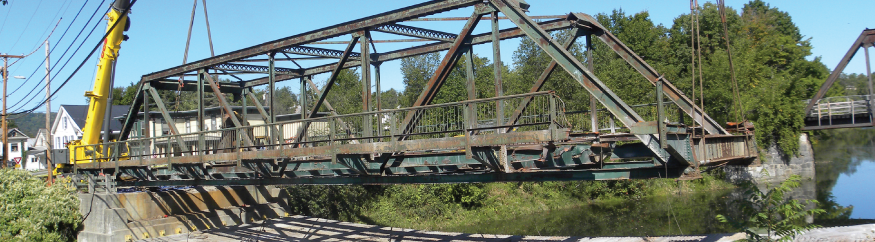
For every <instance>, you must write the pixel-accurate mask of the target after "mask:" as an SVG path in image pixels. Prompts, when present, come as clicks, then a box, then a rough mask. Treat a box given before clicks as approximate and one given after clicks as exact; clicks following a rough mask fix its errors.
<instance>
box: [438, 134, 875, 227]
mask: <svg viewBox="0 0 875 242" xmlns="http://www.w3.org/2000/svg"><path fill="white" fill-rule="evenodd" d="M816 137H817V138H816V139H815V140H814V142H813V149H814V156H815V170H816V177H815V178H814V179H813V180H812V179H807V180H808V181H807V182H803V184H802V186H801V187H799V188H797V190H796V191H794V192H793V194H794V195H797V197H798V195H799V194H807V195H802V196H801V197H803V198H804V197H807V199H816V200H818V201H819V203H820V204H819V205H818V207H820V208H823V209H824V210H826V213H824V214H822V215H819V216H818V217H816V218H815V223H818V224H822V225H824V226H831V225H846V224H853V223H855V222H854V221H855V220H851V219H875V202H873V201H875V195H873V194H875V192H871V191H872V189H871V188H873V187H875V162H873V160H875V129H850V130H832V131H825V132H822V133H819V134H816ZM812 190H813V191H812ZM737 194H740V192H739V191H733V190H724V191H713V192H707V193H698V194H677V195H676V196H667V197H652V198H646V199H641V200H635V201H614V202H597V203H592V204H589V205H584V206H580V207H574V208H569V209H563V210H554V211H550V212H548V213H546V214H537V215H526V216H520V217H518V218H514V219H510V220H500V221H482V222H479V223H477V224H473V225H465V226H460V227H458V228H454V229H451V230H450V231H458V232H464V233H488V234H515V235H543V236H665V235H682V234H685V235H693V234H710V233H728V232H738V231H737V230H735V229H733V228H731V227H730V226H728V225H726V224H722V223H720V222H718V221H717V220H716V218H715V217H716V215H718V214H730V215H731V214H736V213H737V212H735V211H732V210H733V207H734V204H733V203H731V202H730V200H732V199H733V198H736V197H738V195H737ZM812 194H815V195H813V196H814V197H812ZM870 222H871V221H870ZM857 223H859V222H857Z"/></svg>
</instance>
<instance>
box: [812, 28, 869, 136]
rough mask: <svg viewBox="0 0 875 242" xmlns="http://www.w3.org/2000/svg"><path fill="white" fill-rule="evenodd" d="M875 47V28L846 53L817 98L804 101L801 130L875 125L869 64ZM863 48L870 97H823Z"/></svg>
mask: <svg viewBox="0 0 875 242" xmlns="http://www.w3.org/2000/svg"><path fill="white" fill-rule="evenodd" d="M873 44H875V29H865V30H863V32H862V33H860V36H859V37H857V39H856V40H854V43H853V44H852V45H851V49H850V50H848V52H847V53H845V56H844V57H842V60H841V61H839V64H838V66H836V68H835V69H833V71H832V73H830V75H829V77H828V78H827V79H826V82H824V83H823V85H822V86H821V87H820V90H818V91H817V94H815V95H814V98H812V99H808V100H805V103H806V104H807V106H806V107H805V127H803V128H802V130H819V129H841V128H858V127H872V126H875V122H873V118H875V116H873V115H875V112H873V105H875V103H873V100H872V97H875V96H873V89H872V88H873V87H872V71H871V70H870V64H869V47H872V45H873ZM860 48H862V49H863V51H864V56H865V58H866V76H867V77H868V78H869V94H868V95H855V96H844V97H828V98H824V95H826V92H827V91H829V88H830V87H832V85H833V84H834V83H835V82H836V81H837V80H838V78H839V76H841V74H842V72H843V71H844V70H845V67H847V66H848V62H850V61H851V59H853V58H854V55H856V54H857V51H859V50H860Z"/></svg>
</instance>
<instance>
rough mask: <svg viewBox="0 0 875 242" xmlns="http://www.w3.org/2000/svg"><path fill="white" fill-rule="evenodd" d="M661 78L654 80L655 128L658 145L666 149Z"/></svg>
mask: <svg viewBox="0 0 875 242" xmlns="http://www.w3.org/2000/svg"><path fill="white" fill-rule="evenodd" d="M662 99H663V96H662V78H660V79H659V81H657V82H656V125H657V126H656V130H657V132H658V133H659V147H661V148H663V149H666V148H668V144H667V143H666V142H665V140H666V138H667V137H666V127H665V105H663V104H662Z"/></svg>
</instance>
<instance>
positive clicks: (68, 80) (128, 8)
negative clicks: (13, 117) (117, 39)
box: [15, 0, 137, 114]
mask: <svg viewBox="0 0 875 242" xmlns="http://www.w3.org/2000/svg"><path fill="white" fill-rule="evenodd" d="M136 3H137V0H133V1H131V4H130V5H128V7H127V8H126V9H125V10H124V11H122V14H121V16H120V18H124V17H126V16H127V15H128V12H130V10H131V8H132V7H134V4H136ZM120 22H122V21H116V22H115V23H114V24H112V27H110V28H109V29H108V30H106V33H105V34H104V35H103V37H102V38H100V39H101V41H100V42H97V44H96V45H94V48H92V49H91V52H90V53H88V56H87V57H86V58H85V60H83V61H82V63H80V64H79V66H78V67H76V70H74V71H73V73H71V74H70V76H69V77H67V80H64V82H63V83H61V86H59V87H58V89H55V91H54V92H52V94H51V95H49V97H48V98H46V99H47V100H48V99H51V98H52V97H53V96H55V94H57V93H58V92H59V91H61V88H63V87H64V86H65V85H67V83H69V82H70V80H71V79H73V76H75V75H76V73H77V72H79V69H82V66H83V65H85V63H86V62H87V61H88V58H91V55H93V54H94V51H96V50H97V49H98V48H100V44H101V43H103V41H102V40H104V39H106V37H107V36H109V33H112V30H113V29H115V28H116V27H118V24H119V23H120ZM47 100H43V101H42V102H40V104H39V105H37V106H36V107H33V108H31V109H28V110H25V111H22V112H17V113H15V114H20V113H31V112H33V111H34V110H36V109H38V108H40V107H42V106H43V105H45V104H46V101H47Z"/></svg>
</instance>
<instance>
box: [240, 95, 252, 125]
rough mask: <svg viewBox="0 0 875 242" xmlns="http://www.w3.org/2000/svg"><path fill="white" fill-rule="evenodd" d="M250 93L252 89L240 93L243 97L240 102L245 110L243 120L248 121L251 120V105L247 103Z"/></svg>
mask: <svg viewBox="0 0 875 242" xmlns="http://www.w3.org/2000/svg"><path fill="white" fill-rule="evenodd" d="M249 92H251V88H244V89H243V90H241V91H240V95H242V96H243V97H242V98H240V99H241V100H240V101H241V102H242V103H243V110H242V112H243V119H244V120H247V121H248V120H249V104H248V103H247V100H246V99H248V98H246V96H247V95H248V93H249Z"/></svg>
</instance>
